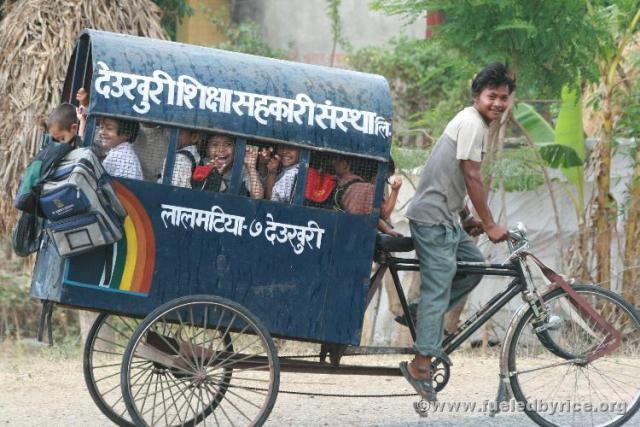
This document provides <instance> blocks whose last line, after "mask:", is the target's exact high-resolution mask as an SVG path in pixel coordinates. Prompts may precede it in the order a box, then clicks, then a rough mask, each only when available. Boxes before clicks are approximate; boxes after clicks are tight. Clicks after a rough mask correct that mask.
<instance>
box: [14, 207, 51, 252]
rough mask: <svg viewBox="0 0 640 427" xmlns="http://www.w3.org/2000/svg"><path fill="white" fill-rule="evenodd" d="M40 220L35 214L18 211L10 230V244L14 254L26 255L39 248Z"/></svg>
mask: <svg viewBox="0 0 640 427" xmlns="http://www.w3.org/2000/svg"><path fill="white" fill-rule="evenodd" d="M42 221H43V220H42V218H39V217H38V216H37V215H34V214H30V213H29V212H20V217H19V218H18V222H16V225H15V226H14V227H13V230H12V231H11V246H12V247H13V252H15V254H16V255H18V256H20V257H26V256H29V255H31V254H32V253H34V252H36V251H37V250H38V249H39V248H40V236H41V233H42Z"/></svg>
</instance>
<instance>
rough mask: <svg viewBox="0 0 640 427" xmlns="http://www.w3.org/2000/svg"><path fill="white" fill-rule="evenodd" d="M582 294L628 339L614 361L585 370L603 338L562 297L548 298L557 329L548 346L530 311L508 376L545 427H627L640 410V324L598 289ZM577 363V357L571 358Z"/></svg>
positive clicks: (584, 288) (583, 288)
mask: <svg viewBox="0 0 640 427" xmlns="http://www.w3.org/2000/svg"><path fill="white" fill-rule="evenodd" d="M573 288H574V289H575V290H576V292H577V293H578V294H579V295H580V296H581V297H583V298H585V299H586V300H587V301H588V302H589V303H590V304H591V306H592V307H593V308H594V309H595V310H596V311H597V312H598V313H599V314H600V315H601V316H602V317H603V318H604V319H606V320H607V321H608V322H609V323H610V324H611V325H613V326H614V327H615V328H616V329H617V330H618V331H620V332H621V333H622V343H621V344H620V347H618V348H617V349H616V351H615V352H613V353H612V354H608V355H605V356H603V357H601V358H598V359H596V360H594V361H593V362H591V363H586V362H585V361H584V357H585V356H586V355H587V354H589V353H591V352H593V350H594V348H595V347H596V346H597V345H598V344H600V343H602V341H603V339H604V338H605V337H604V334H603V333H602V332H601V331H599V330H598V328H596V327H594V324H593V321H592V320H589V319H585V318H583V317H582V316H581V315H580V314H579V312H578V311H577V310H576V309H575V308H574V307H573V305H572V304H571V302H570V300H569V297H568V295H567V294H566V292H564V291H563V290H562V289H556V290H554V291H553V292H551V293H549V294H547V295H545V297H544V299H545V302H546V303H547V304H548V306H549V311H550V315H551V316H555V317H554V319H555V322H553V325H552V326H551V327H550V328H549V329H547V331H546V333H545V339H543V341H545V342H541V340H540V337H539V336H538V335H537V333H536V331H535V329H534V327H533V325H532V321H533V312H532V311H531V309H529V310H528V311H527V312H526V313H525V315H524V316H523V317H522V319H520V321H519V323H518V324H517V325H516V329H515V332H514V336H513V339H512V340H511V344H510V347H509V354H508V368H509V373H510V382H511V387H512V390H513V394H514V397H515V398H516V400H517V401H518V402H520V405H522V406H521V407H522V409H524V411H525V412H526V414H527V415H528V416H529V417H530V418H531V419H532V420H533V421H534V422H536V423H537V424H539V425H542V426H580V427H584V426H603V427H604V426H606V427H613V426H620V425H623V424H624V423H625V422H626V421H628V420H629V419H630V418H631V417H632V416H633V415H634V414H635V413H636V412H637V411H638V409H639V408H640V316H639V315H638V312H637V311H636V310H635V309H634V308H633V307H632V306H631V305H629V304H628V303H627V302H626V301H624V300H623V299H622V298H621V297H620V296H618V295H617V294H615V293H613V292H611V291H608V290H606V289H603V288H600V287H597V286H593V285H576V286H574V287H573ZM572 356H574V357H572Z"/></svg>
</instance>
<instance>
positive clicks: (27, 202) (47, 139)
mask: <svg viewBox="0 0 640 427" xmlns="http://www.w3.org/2000/svg"><path fill="white" fill-rule="evenodd" d="M76 138H77V137H76ZM74 142H75V141H74ZM74 146H75V144H74V143H68V144H61V143H59V142H56V141H54V140H53V139H52V138H51V136H50V135H45V136H44V138H43V142H42V149H41V150H40V152H38V154H36V156H35V157H34V158H33V160H31V162H30V163H29V165H28V166H27V168H26V169H25V171H24V173H23V175H22V180H21V181H20V187H19V188H18V194H16V199H15V202H14V206H15V208H16V209H19V210H21V211H22V212H27V213H28V214H30V215H37V216H40V217H43V216H44V215H43V213H42V212H41V211H40V210H39V206H38V200H39V198H40V192H41V190H42V182H43V181H44V180H45V179H46V178H47V176H48V175H49V174H50V173H51V172H52V171H53V170H54V169H55V167H56V166H57V164H58V163H59V162H60V160H62V158H63V157H64V156H66V155H67V154H69V152H70V151H71V150H73V148H74Z"/></svg>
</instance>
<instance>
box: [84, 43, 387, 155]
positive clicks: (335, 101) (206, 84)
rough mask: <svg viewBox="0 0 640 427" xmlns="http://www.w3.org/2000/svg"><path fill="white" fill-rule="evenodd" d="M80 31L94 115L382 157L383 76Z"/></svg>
mask: <svg viewBox="0 0 640 427" xmlns="http://www.w3.org/2000/svg"><path fill="white" fill-rule="evenodd" d="M83 34H85V35H88V36H89V37H90V39H91V52H92V65H93V80H92V84H91V106H90V111H91V113H92V114H108V115H113V116H119V117H132V118H136V119H140V120H145V121H153V122H157V123H165V124H173V125H176V126H185V127H192V128H201V129H206V130H216V129H217V130H223V131H226V132H230V133H235V134H238V135H244V136H248V137H256V138H264V139H270V140H278V141H287V142H290V143H294V144H300V145H306V146H311V147H315V148H321V149H328V150H333V151H339V152H345V153H352V154H357V155H361V156H369V157H376V158H379V159H383V160H386V159H388V156H389V143H390V132H391V128H390V126H391V118H392V114H393V111H392V105H391V97H390V93H389V87H388V84H387V82H386V80H385V79H384V78H383V77H381V76H376V75H371V74H364V73H358V72H353V71H348V70H342V69H336V68H328V67H321V66H314V65H308V64H302V63H296V62H290V61H282V60H275V59H269V58H263V57H258V56H253V55H246V54H240V53H236V52H228V51H222V50H216V49H210V48H205V47H200V46H192V45H186V44H181V43H174V42H167V41H161V40H154V39H146V38H141V37H133V36H126V35H121V34H114V33H107V32H102V31H94V30H87V31H85V32H84V33H83ZM323 117H324V118H323Z"/></svg>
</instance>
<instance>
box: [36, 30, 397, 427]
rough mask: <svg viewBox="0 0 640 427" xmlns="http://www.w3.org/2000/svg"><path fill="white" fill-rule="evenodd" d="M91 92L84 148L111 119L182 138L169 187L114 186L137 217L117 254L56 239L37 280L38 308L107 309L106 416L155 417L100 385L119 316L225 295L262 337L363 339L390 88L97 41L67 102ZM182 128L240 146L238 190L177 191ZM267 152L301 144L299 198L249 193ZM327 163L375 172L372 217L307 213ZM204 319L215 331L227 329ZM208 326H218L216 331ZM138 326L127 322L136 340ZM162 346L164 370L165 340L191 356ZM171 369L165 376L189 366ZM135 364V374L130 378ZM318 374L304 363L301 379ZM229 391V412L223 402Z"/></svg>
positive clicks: (74, 66) (71, 80) (90, 367)
mask: <svg viewBox="0 0 640 427" xmlns="http://www.w3.org/2000/svg"><path fill="white" fill-rule="evenodd" d="M80 88H85V89H86V90H87V91H88V92H89V93H90V105H89V108H88V109H87V111H88V118H87V122H86V128H85V133H84V137H85V138H84V140H85V145H89V144H91V141H93V140H94V137H95V136H96V135H97V133H98V131H97V125H98V120H99V119H100V118H105V117H106V118H114V119H126V120H134V121H139V122H141V123H145V124H153V125H157V126H162V127H163V128H164V129H165V130H167V132H168V134H169V139H168V147H167V146H166V145H165V146H163V147H162V151H163V155H164V157H165V159H164V161H163V164H164V165H165V169H164V172H165V173H164V174H163V178H162V182H156V181H155V180H132V179H125V178H114V186H115V188H116V192H117V194H118V198H119V199H120V201H121V202H122V204H123V206H124V207H125V209H126V210H127V214H128V216H127V217H126V218H125V220H124V236H125V237H124V238H123V239H122V240H121V241H120V242H118V243H117V244H116V245H114V246H108V247H103V248H98V249H95V250H92V251H90V252H87V253H84V254H81V255H78V256H74V257H71V258H67V259H63V258H61V257H59V256H58V255H57V253H56V251H55V248H53V245H52V244H51V243H50V242H48V241H46V240H45V243H44V245H43V247H42V249H41V251H40V253H39V256H38V260H37V263H36V267H35V271H34V275H33V282H32V296H33V297H35V298H38V299H41V300H44V301H45V302H46V303H47V304H51V305H52V304H53V303H56V304H61V305H65V306H71V307H77V308H83V309H88V310H93V311H99V312H102V313H104V314H102V315H101V317H99V318H98V320H97V322H96V324H95V325H94V327H93V329H92V331H91V332H90V336H89V338H88V341H87V346H86V347H87V348H86V349H85V377H86V378H87V384H88V386H89V391H90V392H91V394H92V397H93V398H94V400H95V401H96V403H97V404H98V406H99V407H100V408H101V409H102V410H103V412H104V413H105V414H106V415H107V416H109V417H110V418H111V419H112V420H114V421H116V422H118V423H125V424H126V423H130V422H132V421H133V422H135V423H138V424H140V423H142V424H144V423H146V422H147V421H144V416H143V415H141V413H142V412H141V411H138V412H137V414H138V415H134V419H133V420H131V419H130V418H127V416H126V413H125V412H126V411H122V412H120V411H118V410H116V409H115V406H117V405H116V404H112V403H113V402H111V403H110V402H108V399H107V396H106V395H105V393H104V390H101V389H100V387H99V386H98V384H97V383H98V382H99V381H100V380H98V379H96V377H95V372H96V369H97V368H96V366H97V362H95V361H94V358H95V354H94V352H98V350H96V349H97V348H98V347H97V346H98V344H97V341H96V339H99V334H100V333H101V330H102V329H101V328H105V327H106V325H109V319H113V318H119V319H126V318H132V319H133V318H137V319H141V318H143V317H145V316H147V315H149V313H152V312H153V311H154V310H157V308H158V307H161V306H162V305H163V304H165V305H166V304H167V303H169V304H170V302H171V301H176V299H179V298H181V297H182V298H184V297H187V298H188V296H192V295H204V296H213V297H215V298H219V299H220V301H225V304H226V303H229V304H230V305H224V304H223V305H224V307H226V308H224V309H226V310H231V311H233V310H240V312H239V313H240V314H239V316H240V317H242V316H243V314H242V313H246V316H247V317H243V319H245V325H254V322H253V321H252V320H251V319H255V321H256V324H258V323H259V324H262V325H264V326H263V327H258V326H255V325H254V326H251V328H254V329H255V330H254V332H253V335H258V336H261V335H266V336H267V337H268V336H269V333H270V334H272V335H274V336H277V337H283V338H290V339H296V340H303V341H313V342H322V343H334V344H341V345H357V344H358V343H359V342H360V331H361V328H362V322H363V315H364V311H365V308H366V304H367V293H368V291H369V284H370V273H371V265H372V264H371V263H372V259H373V254H374V246H375V240H376V225H377V222H378V218H379V212H380V205H381V201H382V193H383V187H384V178H385V172H386V169H387V163H388V161H389V150H390V140H391V117H392V104H391V98H390V93H389V87H388V84H387V82H386V80H385V79H384V78H382V77H380V76H375V75H370V74H363V73H358V72H352V71H347V70H340V69H335V68H326V67H320V66H312V65H307V64H300V63H293V62H288V61H282V60H275V59H268V58H261V57H256V56H252V55H245V54H240V53H234V52H227V51H221V50H216V49H210V48H205V47H197V46H191V45H186V44H180V43H173V42H166V41H160V40H151V39H145V38H139V37H133V36H126V35H121V34H114V33H108V32H102V31H95V30H85V31H84V32H83V33H82V34H81V35H80V37H79V39H78V42H77V45H76V48H75V51H74V53H73V57H72V60H71V63H70V65H69V68H68V72H67V77H66V80H65V85H64V90H63V100H65V101H68V102H74V98H75V94H76V93H77V91H78V90H79V89H80ZM181 129H189V130H191V131H196V132H203V133H211V132H216V133H223V134H226V135H230V136H232V137H234V138H235V152H234V153H235V154H234V158H235V161H234V165H233V170H232V178H231V182H230V188H229V191H228V192H227V193H224V194H222V193H214V192H204V191H197V190H193V189H188V188H179V187H175V186H171V185H170V177H171V172H172V168H173V166H174V163H175V157H176V154H175V153H176V148H177V145H178V138H179V132H180V130H181ZM256 143H257V144H280V143H282V144H286V145H289V146H294V147H297V148H299V149H300V155H299V172H298V178H297V183H296V185H295V189H294V193H293V197H292V199H291V203H280V202H274V201H271V200H257V199H251V198H248V197H244V196H242V195H240V194H239V189H240V186H241V179H242V167H243V166H242V165H243V162H242V156H243V154H244V152H245V150H244V148H245V146H246V145H248V144H256ZM329 154H333V155H340V156H347V157H349V158H351V159H363V160H365V161H367V162H368V164H369V165H373V166H374V171H373V172H374V174H372V178H371V182H372V185H373V187H374V189H375V192H374V194H375V196H374V199H373V201H372V203H373V209H372V211H371V213H370V214H365V215H354V214H349V213H345V212H340V211H337V210H333V209H322V208H317V207H311V206H307V205H306V203H305V181H306V177H307V171H308V169H309V168H310V165H311V164H313V161H314V156H322V155H329ZM140 160H141V161H144V159H143V158H141V159H140ZM216 301H218V300H216ZM193 310H195V312H196V317H198V316H200V317H202V316H203V311H202V310H203V308H202V307H200V308H198V309H193ZM193 310H192V313H191V315H192V316H193ZM198 310H199V311H198ZM204 310H205V312H206V313H209V314H208V316H209V318H208V323H210V324H212V323H213V324H215V323H216V321H219V322H221V323H219V324H218V325H217V326H218V327H219V328H220V325H221V324H222V325H223V326H225V325H227V323H226V321H221V320H220V319H219V318H216V317H214V316H213V315H211V314H210V312H207V311H206V309H204ZM216 310H217V309H216ZM220 310H222V309H220ZM243 310H244V311H243ZM233 312H234V313H235V311H233ZM152 314H153V313H152ZM218 314H219V313H218ZM219 315H220V314H219ZM109 316H111V317H109ZM204 316H205V319H206V318H207V314H205V315H204ZM178 317H179V316H178ZM172 319H173V320H174V321H176V319H177V318H176V316H175V315H174V317H172ZM234 319H235V317H234ZM258 319H259V320H258ZM123 322H124V324H127V323H126V321H124V320H123ZM138 322H139V321H136V323H138ZM247 322H248V323H247ZM195 323H197V322H195ZM201 323H204V324H205V326H206V324H207V320H202V319H201ZM127 326H128V325H127ZM110 327H112V328H113V327H114V326H113V321H112V324H111V325H110ZM247 327H248V326H247ZM134 329H135V328H132V327H129V326H128V330H126V331H125V332H126V334H127V336H130V335H131V333H132V332H133V330H134ZM252 330H253V329H252ZM118 333H120V335H122V331H118ZM149 333H151V332H149ZM153 333H155V332H153ZM154 337H155V339H158V336H156V335H154V336H153V337H151V338H149V336H146V338H144V340H143V341H144V342H145V344H144V345H148V343H150V342H151V341H153V339H154ZM159 337H160V339H161V340H164V341H165V342H164V344H163V343H160V344H158V345H155V347H153V346H152V347H147V348H146V349H147V350H148V349H149V348H152V351H155V352H156V355H155V356H153V357H156V359H153V357H152V360H154V362H153V363H155V365H159V364H160V365H162V363H165V362H163V361H166V357H167V356H166V354H164V355H160V356H158V354H157V353H158V348H164V347H163V345H164V346H165V347H166V346H169V347H170V348H173V350H174V351H173V353H181V351H179V350H178V347H180V345H179V344H178V341H175V340H173V338H171V339H170V338H169V335H160V336H159ZM166 340H170V342H169V343H167V342H166ZM224 342H225V346H226V345H229V346H230V345H231V344H230V343H227V342H226V341H224ZM265 342H267V344H265V351H264V354H265V355H264V356H263V359H260V357H258V358H257V359H256V360H266V362H265V363H266V364H267V368H265V370H267V371H271V376H270V377H269V378H270V380H269V381H271V382H270V384H271V385H270V390H271V392H270V394H269V396H270V397H269V398H268V399H266V400H265V402H266V403H264V404H261V407H262V410H261V411H260V412H259V413H258V414H257V415H256V416H255V417H254V418H252V420H253V421H252V423H253V422H255V423H258V424H259V423H260V422H262V421H263V420H264V419H266V418H265V417H266V416H267V415H268V413H269V411H270V407H271V406H273V401H274V400H275V394H276V393H277V375H275V377H274V374H273V370H274V367H276V368H278V369H276V370H277V371H279V364H278V361H277V357H275V356H274V354H275V352H270V346H271V347H272V346H273V343H272V341H271V338H269V337H268V338H266V339H265ZM170 344H173V345H170ZM174 345H175V348H174ZM167 351H169V352H171V351H170V350H167ZM102 352H103V353H105V352H104V351H102ZM202 352H203V353H204V349H203V350H202ZM106 353H108V352H106ZM228 353H229V354H233V352H230V351H229V352H228ZM174 356H175V355H174ZM158 357H159V358H160V359H157V358H158ZM203 357H205V356H203ZM211 357H212V356H211ZM229 357H231V356H229ZM234 357H237V356H234ZM205 359H206V357H205ZM201 362H202V360H201ZM171 363H172V362H169V361H166V363H165V365H163V366H165V367H167V366H168V368H167V369H173V370H176V369H184V367H182V368H180V367H179V366H173V365H171ZM301 363H302V362H301ZM309 363H310V362H309ZM202 364H204V362H203V363H202ZM125 365H126V364H123V371H128V370H130V369H131V366H129V367H127V366H125ZM276 365H277V366H276ZM307 368H308V365H304V363H303V365H300V364H298V365H295V366H293V367H292V368H291V369H292V370H305V369H307ZM322 369H324V370H326V369H327V368H326V366H325V367H324V368H321V370H322ZM396 371H397V370H393V374H396ZM225 372H226V371H225ZM123 375H125V373H123ZM175 378H180V377H179V376H177V375H176V377H175ZM225 378H226V377H225ZM123 381H125V379H124V376H123ZM274 381H275V383H274ZM274 387H275V390H274ZM225 390H226V388H225ZM123 393H125V399H124V401H125V403H126V406H127V408H126V409H128V410H129V412H130V413H132V411H133V413H136V409H132V407H131V405H133V407H135V399H134V398H132V397H131V396H129V397H127V395H126V393H127V392H126V391H124V388H123ZM222 395H224V392H223V393H222ZM216 396H217V397H216V398H215V399H214V401H216V402H217V400H216V399H221V397H220V393H218V395H216ZM118 400H120V399H118ZM269 402H270V403H269ZM114 405H115V406H114ZM120 405H122V403H120ZM213 406H215V405H210V406H209V407H207V408H204V407H203V408H201V409H202V410H201V411H200V415H199V416H197V417H196V418H195V419H194V420H191V421H199V420H201V419H204V417H206V416H207V415H208V414H209V413H210V412H211V411H213V409H212V407H213ZM119 412H120V413H119ZM199 417H200V418H199ZM153 423H154V422H151V424H153Z"/></svg>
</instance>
